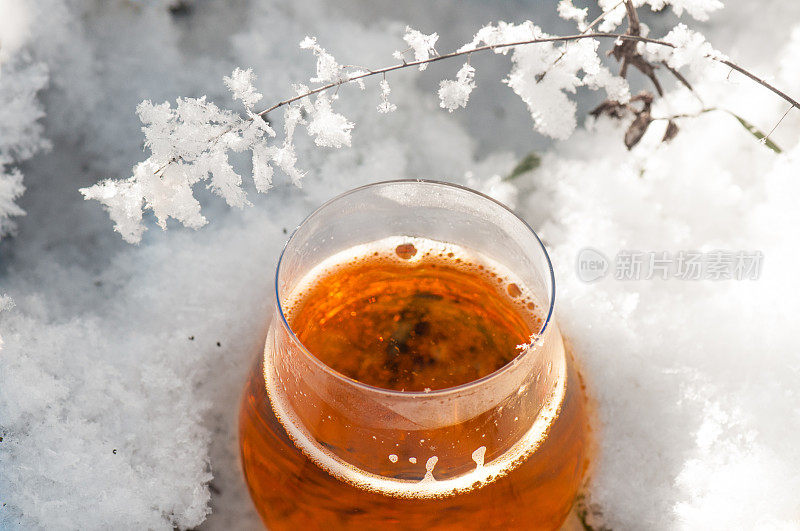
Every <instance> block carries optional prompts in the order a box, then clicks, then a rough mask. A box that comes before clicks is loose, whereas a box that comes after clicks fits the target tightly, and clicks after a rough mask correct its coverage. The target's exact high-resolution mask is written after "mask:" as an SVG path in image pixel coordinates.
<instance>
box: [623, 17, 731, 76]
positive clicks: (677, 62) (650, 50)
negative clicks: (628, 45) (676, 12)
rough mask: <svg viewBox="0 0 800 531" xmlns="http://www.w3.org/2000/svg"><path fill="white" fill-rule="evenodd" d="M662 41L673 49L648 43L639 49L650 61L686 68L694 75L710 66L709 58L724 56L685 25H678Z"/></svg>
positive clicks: (676, 67)
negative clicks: (672, 46) (671, 45)
mask: <svg viewBox="0 0 800 531" xmlns="http://www.w3.org/2000/svg"><path fill="white" fill-rule="evenodd" d="M663 40H664V41H666V42H669V43H671V44H674V45H675V48H668V47H666V46H659V45H657V44H652V43H648V44H646V45H640V46H639V49H640V50H641V51H643V52H644V53H645V54H646V56H647V57H648V58H649V59H650V60H652V61H654V62H655V61H666V63H667V64H668V65H669V66H671V67H672V68H674V69H676V70H677V69H680V68H683V67H685V66H688V67H689V69H690V70H691V71H692V72H693V73H695V74H700V73H703V72H704V71H705V70H706V69H707V68H708V67H709V66H711V61H710V60H709V59H710V58H713V57H719V58H723V57H724V56H723V55H722V54H721V53H720V52H718V51H717V50H715V49H714V48H713V47H712V46H711V44H709V43H708V42H706V39H705V37H703V35H701V34H700V33H698V32H696V31H693V30H690V29H689V28H688V27H687V26H686V24H678V25H677V26H675V27H674V28H672V30H671V31H670V32H669V33H667V34H666V35H665V36H664V38H663Z"/></svg>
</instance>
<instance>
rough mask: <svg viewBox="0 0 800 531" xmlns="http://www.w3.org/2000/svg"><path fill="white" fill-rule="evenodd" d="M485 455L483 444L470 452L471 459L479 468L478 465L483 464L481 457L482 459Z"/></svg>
mask: <svg viewBox="0 0 800 531" xmlns="http://www.w3.org/2000/svg"><path fill="white" fill-rule="evenodd" d="M485 456H486V447H485V446H481V447H480V448H478V449H477V450H475V451H474V452H472V460H473V461H475V464H476V465H477V468H480V467H482V466H483V459H484V457H485Z"/></svg>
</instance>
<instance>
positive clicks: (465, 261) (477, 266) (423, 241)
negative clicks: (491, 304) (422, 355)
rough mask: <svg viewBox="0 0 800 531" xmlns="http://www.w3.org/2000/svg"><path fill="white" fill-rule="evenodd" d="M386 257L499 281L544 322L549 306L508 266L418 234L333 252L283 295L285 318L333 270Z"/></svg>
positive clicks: (519, 307)
mask: <svg viewBox="0 0 800 531" xmlns="http://www.w3.org/2000/svg"><path fill="white" fill-rule="evenodd" d="M409 245H410V246H413V248H414V249H415V251H416V252H414V253H413V254H410V253H409V252H408V251H407V250H406V249H407V247H408V246H409ZM399 248H403V249H404V251H403V252H401V253H399V255H398V252H397V250H398V249H399ZM384 260H385V261H391V262H393V263H400V264H408V265H413V264H418V263H420V262H421V261H424V260H441V261H442V262H444V263H446V264H447V265H448V266H450V267H454V268H457V269H460V270H462V271H464V272H468V273H470V274H472V275H476V276H480V277H483V278H484V280H486V281H488V283H490V284H492V283H494V284H497V285H498V287H499V288H500V289H499V292H501V293H502V294H503V295H504V296H505V298H506V300H509V301H510V302H511V303H512V304H513V305H514V306H516V308H517V310H518V312H519V314H520V315H523V316H526V317H528V318H530V320H531V324H532V325H533V324H535V323H534V321H541V317H542V315H540V310H542V309H544V308H545V307H546V306H545V305H543V304H541V301H540V299H539V297H538V296H537V295H536V294H535V293H533V292H532V290H530V289H529V288H528V287H527V285H526V284H525V283H524V282H522V281H521V280H520V279H519V278H517V276H516V275H515V274H514V273H512V272H511V270H510V269H509V268H507V267H506V266H504V265H503V264H501V263H500V262H498V261H496V260H494V259H492V258H491V257H489V256H486V255H485V254H483V253H479V252H477V251H475V250H472V249H467V248H465V247H461V246H459V245H455V244H452V243H447V242H442V241H438V240H432V239H429V238H421V237H418V236H389V237H387V238H382V239H380V240H375V241H372V242H368V243H363V244H359V245H354V246H353V247H349V248H347V249H345V250H343V251H339V252H338V253H334V254H332V255H331V256H329V257H327V258H326V259H324V260H323V261H321V262H320V263H318V264H316V265H315V266H314V267H313V268H311V269H310V270H309V271H308V272H307V273H305V274H304V275H303V277H302V278H301V279H300V280H299V281H298V282H297V283H296V284H295V285H294V286H293V287H291V289H290V290H289V292H288V293H287V294H282V295H281V297H280V299H281V308H282V310H283V313H284V316H285V317H286V320H287V321H288V322H291V316H292V313H293V312H294V311H296V310H297V309H298V308H299V307H300V306H301V305H302V302H303V300H304V295H305V294H306V293H308V292H309V291H311V290H312V289H313V288H314V286H315V285H316V284H317V282H319V281H320V279H322V278H325V277H327V276H328V275H330V274H331V273H332V272H333V271H336V270H337V269H340V268H342V267H346V266H353V265H360V264H363V263H365V262H375V261H384ZM540 327H541V323H539V324H538V326H531V329H532V330H535V333H538V332H540V330H539V328H540Z"/></svg>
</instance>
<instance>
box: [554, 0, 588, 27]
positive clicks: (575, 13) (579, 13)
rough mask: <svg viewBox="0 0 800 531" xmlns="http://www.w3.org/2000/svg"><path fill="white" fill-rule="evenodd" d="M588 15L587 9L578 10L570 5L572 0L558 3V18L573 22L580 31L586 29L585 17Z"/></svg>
mask: <svg viewBox="0 0 800 531" xmlns="http://www.w3.org/2000/svg"><path fill="white" fill-rule="evenodd" d="M588 13H589V8H587V7H584V8H582V9H579V8H577V7H575V6H574V5H573V4H572V0H561V1H560V2H559V3H558V16H560V17H561V18H563V19H564V20H574V21H575V23H576V24H577V25H578V29H579V30H581V31H583V30H584V29H585V28H586V15H587V14H588Z"/></svg>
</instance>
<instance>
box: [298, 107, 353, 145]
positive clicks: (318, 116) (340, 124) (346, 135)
mask: <svg viewBox="0 0 800 531" xmlns="http://www.w3.org/2000/svg"><path fill="white" fill-rule="evenodd" d="M353 126H354V124H353V122H349V121H348V120H347V118H345V117H344V116H343V115H341V114H338V113H335V112H333V110H332V109H331V99H330V98H329V97H328V96H327V95H326V94H320V95H319V96H317V100H316V102H315V103H314V111H313V113H312V115H311V121H310V122H309V123H308V134H309V135H311V136H313V137H314V143H315V144H316V145H318V146H325V147H334V148H340V147H342V146H349V145H350V131H351V130H352V129H353Z"/></svg>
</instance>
